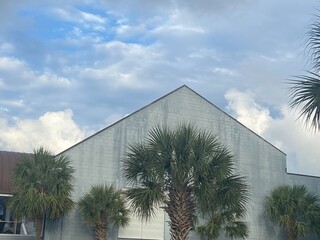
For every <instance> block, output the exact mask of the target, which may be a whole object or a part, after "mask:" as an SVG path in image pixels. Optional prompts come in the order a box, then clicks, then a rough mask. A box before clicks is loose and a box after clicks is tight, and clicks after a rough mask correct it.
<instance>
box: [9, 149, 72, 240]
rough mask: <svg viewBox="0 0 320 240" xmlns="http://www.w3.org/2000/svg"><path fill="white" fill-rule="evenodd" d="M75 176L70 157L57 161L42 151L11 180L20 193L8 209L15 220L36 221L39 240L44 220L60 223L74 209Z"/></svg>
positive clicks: (21, 165)
mask: <svg viewBox="0 0 320 240" xmlns="http://www.w3.org/2000/svg"><path fill="white" fill-rule="evenodd" d="M73 172H74V169H73V168H72V167H71V166H70V161H69V159H68V157H66V156H64V155H59V156H57V157H55V156H53V155H52V154H51V152H50V151H48V150H46V149H44V148H43V147H40V148H38V149H36V150H34V153H33V154H31V155H27V156H25V157H24V158H23V159H21V161H20V162H19V163H18V164H17V165H16V167H15V169H14V172H13V179H12V180H13V183H14V185H15V187H16V188H17V193H16V194H14V196H13V197H12V198H11V199H10V200H9V201H8V208H9V209H10V211H11V212H12V214H13V216H15V217H16V218H22V217H25V218H27V219H31V220H34V221H35V227H36V239H37V240H40V239H41V232H42V228H43V221H44V220H45V218H48V219H57V218H60V217H62V216H64V215H65V214H66V213H68V212H69V211H70V210H71V209H72V207H73V205H74V204H73V201H72V200H71V192H72V190H73V185H72V181H73Z"/></svg>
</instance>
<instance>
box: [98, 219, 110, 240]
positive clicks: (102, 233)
mask: <svg viewBox="0 0 320 240" xmlns="http://www.w3.org/2000/svg"><path fill="white" fill-rule="evenodd" d="M106 230H107V225H106V224H104V223H98V224H97V225H96V239H97V240H107V231H106Z"/></svg>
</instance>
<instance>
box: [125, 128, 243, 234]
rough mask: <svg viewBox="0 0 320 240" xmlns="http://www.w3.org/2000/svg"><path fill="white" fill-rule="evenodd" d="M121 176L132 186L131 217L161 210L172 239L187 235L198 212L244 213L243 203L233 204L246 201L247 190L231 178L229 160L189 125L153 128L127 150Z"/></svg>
mask: <svg viewBox="0 0 320 240" xmlns="http://www.w3.org/2000/svg"><path fill="white" fill-rule="evenodd" d="M123 172H124V176H125V178H126V179H127V180H128V182H129V183H131V184H132V185H133V188H132V189H130V190H129V191H128V198H129V199H130V200H131V203H132V206H133V209H134V211H135V212H136V213H137V214H139V215H140V216H141V217H143V218H146V219H149V218H150V217H152V216H153V215H154V213H155V207H159V206H163V207H164V209H165V211H166V212H167V213H168V215H169V218H170V223H169V224H170V227H171V230H170V232H171V237H172V239H183V238H178V237H177V235H179V234H180V235H182V234H184V236H187V235H188V232H189V231H190V230H191V229H192V228H193V224H194V223H193V219H195V215H196V211H197V210H198V211H199V212H207V211H208V210H210V211H215V210H217V209H220V208H222V209H223V208H224V205H223V204H222V203H228V204H229V206H230V207H234V208H236V207H238V208H239V209H242V210H243V211H242V212H241V214H240V211H239V216H240V215H243V214H244V212H245V209H246V204H247V198H246V197H244V198H243V199H241V201H239V202H235V201H237V200H239V198H235V197H234V196H235V194H238V193H239V191H240V192H242V193H243V196H247V195H248V187H247V185H246V184H245V181H244V179H243V178H242V177H240V176H238V175H235V174H234V164H233V156H232V154H231V153H230V151H229V150H228V149H227V148H226V147H225V146H223V145H222V144H221V143H219V141H218V139H217V138H216V137H215V136H213V135H212V134H210V133H208V132H206V131H202V130H199V129H197V128H195V127H194V126H192V125H185V124H181V125H179V126H178V127H177V128H176V129H174V130H170V129H167V128H160V127H155V128H153V129H152V130H151V131H150V132H149V135H148V138H147V140H146V142H140V143H135V144H132V145H131V146H130V147H129V153H128V154H127V157H126V159H125V161H124V163H123ZM237 184H238V185H237ZM209 206H210V208H209ZM179 207H181V209H177V208H179ZM177 215H179V217H177ZM182 228H185V229H184V231H183V230H182ZM179 231H180V232H179ZM181 231H182V232H181ZM174 235H176V236H174ZM175 237H177V238H175Z"/></svg>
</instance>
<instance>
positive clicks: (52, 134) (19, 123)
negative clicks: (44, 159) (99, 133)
mask: <svg viewBox="0 0 320 240" xmlns="http://www.w3.org/2000/svg"><path fill="white" fill-rule="evenodd" d="M0 131H1V135H0V146H2V148H4V149H6V150H12V151H21V152H32V150H33V149H35V148H37V147H39V146H44V147H45V148H47V149H50V150H51V151H53V152H54V153H59V152H60V151H63V150H65V149H66V148H68V147H70V146H72V145H73V144H75V143H77V142H79V141H80V140H82V139H84V137H85V135H86V134H85V133H84V132H83V131H82V130H81V129H80V127H79V126H78V125H77V124H76V123H75V122H74V120H73V113H72V111H71V110H70V109H66V110H64V111H59V112H47V113H45V114H43V115H42V116H40V117H39V118H38V119H23V120H20V119H16V120H15V122H14V124H8V122H7V121H6V120H5V119H0Z"/></svg>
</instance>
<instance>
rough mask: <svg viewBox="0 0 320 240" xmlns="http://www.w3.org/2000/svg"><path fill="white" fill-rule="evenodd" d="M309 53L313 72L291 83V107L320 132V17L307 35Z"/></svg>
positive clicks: (307, 123) (298, 77)
mask: <svg viewBox="0 0 320 240" xmlns="http://www.w3.org/2000/svg"><path fill="white" fill-rule="evenodd" d="M307 40H308V42H307V47H306V50H307V53H308V54H309V56H310V58H309V60H310V64H311V71H308V72H307V74H306V75H300V76H297V77H296V78H295V79H292V80H290V81H289V84H290V85H291V87H290V107H292V108H296V107H301V109H300V115H299V117H300V118H304V120H305V123H306V125H307V126H308V125H309V126H310V127H311V128H312V129H314V130H316V131H319V130H320V75H319V73H320V16H319V15H318V16H317V19H316V20H315V22H314V24H312V25H311V28H310V31H309V32H308V35H307Z"/></svg>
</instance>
